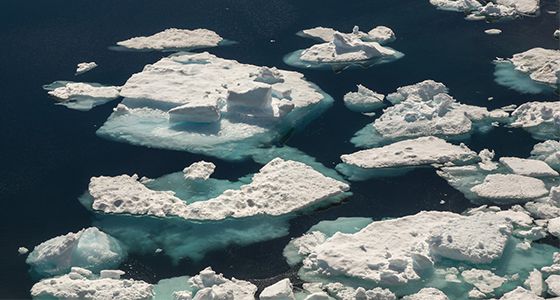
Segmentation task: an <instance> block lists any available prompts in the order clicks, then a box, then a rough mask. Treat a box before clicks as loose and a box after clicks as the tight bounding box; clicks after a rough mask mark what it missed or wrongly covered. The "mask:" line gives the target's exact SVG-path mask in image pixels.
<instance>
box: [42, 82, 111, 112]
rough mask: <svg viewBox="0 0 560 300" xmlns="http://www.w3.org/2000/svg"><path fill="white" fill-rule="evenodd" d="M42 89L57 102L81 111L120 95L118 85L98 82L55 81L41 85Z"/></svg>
mask: <svg viewBox="0 0 560 300" xmlns="http://www.w3.org/2000/svg"><path fill="white" fill-rule="evenodd" d="M43 89H45V90H47V91H48V94H49V95H50V96H52V97H54V98H55V99H56V100H57V101H58V102H57V104H59V105H64V106H66V107H68V108H70V109H75V110H81V111H87V110H90V109H92V108H94V107H96V106H99V105H102V104H105V103H107V102H109V101H111V100H115V99H117V98H118V97H119V96H120V95H119V90H120V87H116V86H104V85H101V84H98V83H85V82H70V81H56V82H53V83H51V84H48V85H45V86H43Z"/></svg>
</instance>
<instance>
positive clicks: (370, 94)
mask: <svg viewBox="0 0 560 300" xmlns="http://www.w3.org/2000/svg"><path fill="white" fill-rule="evenodd" d="M384 98H385V95H382V94H379V93H376V92H374V91H372V90H370V89H368V88H366V87H365V86H363V85H361V84H359V85H358V91H357V92H349V93H347V94H346V95H344V105H346V107H348V109H350V110H352V111H356V112H372V111H374V110H376V109H378V108H380V107H383V99H384Z"/></svg>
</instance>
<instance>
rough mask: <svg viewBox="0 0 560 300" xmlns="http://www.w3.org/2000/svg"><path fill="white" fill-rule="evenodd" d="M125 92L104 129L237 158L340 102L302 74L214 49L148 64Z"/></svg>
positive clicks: (122, 137) (121, 136)
mask: <svg viewBox="0 0 560 300" xmlns="http://www.w3.org/2000/svg"><path fill="white" fill-rule="evenodd" d="M121 95H122V96H123V97H124V98H125V99H124V100H123V101H122V103H121V105H119V107H118V110H116V111H115V112H114V113H113V114H112V115H111V116H110V117H109V119H108V120H107V121H106V122H105V124H104V125H103V126H102V127H101V128H100V129H99V130H98V131H97V133H98V134H99V135H101V136H103V137H107V138H110V139H116V140H119V141H125V142H129V143H133V144H139V145H143V146H151V147H157V148H166V149H174V150H183V151H185V150H186V151H190V152H196V153H204V154H205V155H212V156H218V157H222V158H226V159H232V160H234V159H240V158H244V157H246V156H250V155H251V150H253V149H254V148H257V147H259V146H261V145H267V144H270V143H271V142H273V141H274V140H275V139H276V138H279V136H281V135H282V134H281V133H283V132H285V131H287V130H289V129H291V128H293V127H297V126H298V125H299V124H300V123H302V120H304V119H306V118H307V119H309V118H312V117H314V116H316V115H317V114H318V113H320V112H321V111H322V110H323V109H324V108H326V107H327V106H328V105H330V103H332V99H331V98H330V97H328V96H326V95H325V94H323V93H322V92H321V90H319V89H318V88H317V87H316V86H314V85H313V84H311V83H309V82H308V81H306V80H305V79H304V77H303V75H302V74H300V73H297V72H290V71H283V70H277V69H274V68H266V67H258V66H253V65H248V64H241V63H238V62H236V61H233V60H226V59H221V58H218V57H216V56H214V55H211V54H209V53H206V52H205V53H179V54H175V55H172V56H169V57H165V58H162V59H161V60H159V61H158V62H156V63H154V64H151V65H147V66H145V67H144V69H143V70H142V72H140V73H137V74H134V75H132V77H130V78H129V79H128V81H127V82H126V83H125V84H124V86H123V87H122V90H121Z"/></svg>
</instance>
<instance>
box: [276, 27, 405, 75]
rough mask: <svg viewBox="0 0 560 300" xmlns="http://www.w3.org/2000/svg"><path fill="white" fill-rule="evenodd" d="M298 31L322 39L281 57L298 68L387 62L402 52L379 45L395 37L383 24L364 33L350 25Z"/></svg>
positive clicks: (366, 64)
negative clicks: (346, 28) (344, 28)
mask: <svg viewBox="0 0 560 300" xmlns="http://www.w3.org/2000/svg"><path fill="white" fill-rule="evenodd" d="M298 34H299V35H300V36H303V37H311V38H314V39H318V40H320V41H322V42H323V43H320V44H316V45H313V46H311V47H310V48H308V49H303V50H297V51H294V52H292V53H290V54H288V55H286V56H285V57H284V62H285V63H287V64H289V65H292V66H295V67H300V68H316V69H332V68H334V69H345V68H348V67H368V66H371V65H375V64H380V63H387V62H391V61H394V60H397V59H399V58H401V57H402V56H403V55H404V54H402V53H400V52H398V51H396V50H394V49H391V48H388V47H385V46H382V45H381V44H384V43H388V42H391V41H393V40H394V39H395V34H394V33H393V31H392V30H391V29H390V28H388V27H385V26H378V27H375V28H373V29H372V30H371V31H369V32H367V33H365V32H362V31H360V30H359V28H358V26H354V29H353V30H352V32H351V33H342V32H338V31H336V30H334V29H332V28H324V27H316V28H312V29H306V30H303V31H301V32H300V33H298Z"/></svg>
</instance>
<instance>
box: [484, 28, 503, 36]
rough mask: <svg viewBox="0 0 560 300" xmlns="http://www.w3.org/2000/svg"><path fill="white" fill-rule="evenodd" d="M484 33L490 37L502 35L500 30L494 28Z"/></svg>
mask: <svg viewBox="0 0 560 300" xmlns="http://www.w3.org/2000/svg"><path fill="white" fill-rule="evenodd" d="M484 33H486V34H488V35H498V34H500V33H502V31H501V30H500V29H496V28H492V29H486V30H484Z"/></svg>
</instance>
